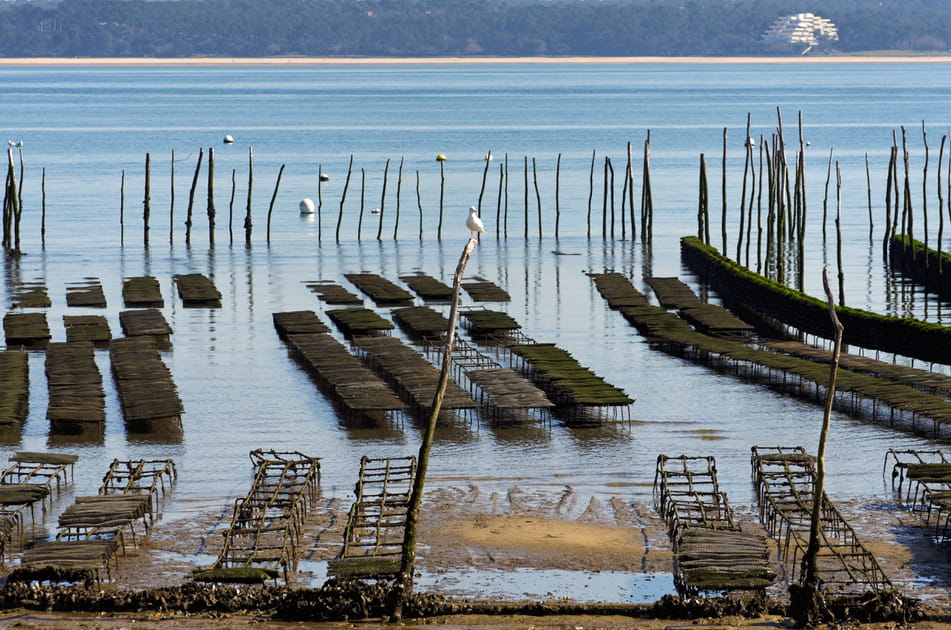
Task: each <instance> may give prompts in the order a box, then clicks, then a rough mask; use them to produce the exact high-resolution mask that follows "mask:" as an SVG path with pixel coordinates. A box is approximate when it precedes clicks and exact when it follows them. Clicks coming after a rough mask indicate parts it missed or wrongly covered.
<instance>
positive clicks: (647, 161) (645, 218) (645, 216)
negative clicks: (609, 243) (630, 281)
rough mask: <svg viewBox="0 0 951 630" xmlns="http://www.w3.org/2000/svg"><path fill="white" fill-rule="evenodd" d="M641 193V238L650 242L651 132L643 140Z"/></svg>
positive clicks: (652, 232)
mask: <svg viewBox="0 0 951 630" xmlns="http://www.w3.org/2000/svg"><path fill="white" fill-rule="evenodd" d="M641 179H643V187H644V188H643V190H642V192H641V208H642V210H641V222H642V223H641V238H642V239H643V240H644V241H645V242H650V241H651V240H653V238H654V193H653V190H652V189H651V130H650V129H648V130H647V138H645V139H644V173H643V175H642V176H641Z"/></svg>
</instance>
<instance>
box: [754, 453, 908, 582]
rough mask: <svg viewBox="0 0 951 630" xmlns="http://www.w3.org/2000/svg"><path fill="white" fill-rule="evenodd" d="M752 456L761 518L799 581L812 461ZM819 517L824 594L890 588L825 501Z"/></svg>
mask: <svg viewBox="0 0 951 630" xmlns="http://www.w3.org/2000/svg"><path fill="white" fill-rule="evenodd" d="M751 451H752V454H751V458H750V461H751V465H752V468H753V479H754V482H755V484H756V494H757V500H758V502H759V508H760V517H761V519H762V521H763V524H764V526H765V527H766V529H767V531H768V532H769V534H770V536H772V537H773V538H774V539H776V541H777V543H778V544H779V548H780V554H781V557H782V558H783V559H784V560H785V561H786V563H787V565H789V567H790V569H791V571H790V575H791V578H792V579H796V576H797V575H799V578H800V579H801V578H802V571H801V566H800V564H801V560H802V557H803V555H804V554H805V552H806V548H807V546H808V543H809V529H810V525H811V520H812V508H813V503H814V497H815V494H814V492H815V458H814V457H812V456H811V455H808V454H807V453H806V452H805V449H803V448H802V447H763V446H754V447H752V449H751ZM820 511H821V514H820V516H821V519H820V525H821V526H820V531H819V537H820V539H819V545H820V549H819V556H818V558H817V561H818V564H819V566H818V569H819V579H820V581H821V583H822V587H823V589H825V590H834V591H838V592H841V593H849V592H855V591H857V590H864V589H866V588H870V589H872V590H873V591H878V590H882V589H886V588H890V587H891V581H890V580H889V579H888V576H887V575H885V572H884V571H883V570H882V568H881V566H880V565H879V564H878V560H876V558H875V556H874V555H873V554H872V553H871V552H869V550H868V549H867V548H866V547H865V545H863V544H862V542H861V541H860V540H859V538H858V536H857V535H856V533H855V530H854V528H852V526H851V525H849V524H848V522H847V521H846V520H845V519H844V518H843V517H842V515H841V513H840V512H839V510H838V509H837V508H836V507H835V506H834V505H833V504H832V502H831V501H829V499H828V497H827V496H825V495H823V497H822V500H821V504H820Z"/></svg>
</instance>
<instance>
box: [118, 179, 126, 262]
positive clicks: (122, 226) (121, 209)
mask: <svg viewBox="0 0 951 630" xmlns="http://www.w3.org/2000/svg"><path fill="white" fill-rule="evenodd" d="M119 243H120V244H121V245H124V244H125V169H122V177H121V178H120V179H119Z"/></svg>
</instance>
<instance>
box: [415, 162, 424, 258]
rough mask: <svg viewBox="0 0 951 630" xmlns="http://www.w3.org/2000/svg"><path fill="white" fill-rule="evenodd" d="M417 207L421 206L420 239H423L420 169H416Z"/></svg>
mask: <svg viewBox="0 0 951 630" xmlns="http://www.w3.org/2000/svg"><path fill="white" fill-rule="evenodd" d="M416 207H417V208H419V240H423V202H422V199H420V196H419V170H418V169H417V171H416Z"/></svg>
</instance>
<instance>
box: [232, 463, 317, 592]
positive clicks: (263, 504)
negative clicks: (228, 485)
mask: <svg viewBox="0 0 951 630" xmlns="http://www.w3.org/2000/svg"><path fill="white" fill-rule="evenodd" d="M250 459H251V462H252V464H253V465H254V467H255V474H254V480H253V481H252V484H251V489H250V490H249V491H248V493H247V494H246V495H245V496H244V497H242V498H239V499H237V500H235V503H234V507H233V509H232V517H231V522H230V524H229V526H228V529H227V530H226V531H225V532H224V534H223V536H224V543H223V545H222V549H221V552H220V553H219V555H218V559H217V560H216V561H215V563H214V565H213V568H215V569H221V568H234V567H249V566H251V565H252V564H271V565H276V566H277V567H279V568H280V570H281V572H282V573H283V576H284V581H285V582H287V581H288V578H289V574H290V572H291V571H296V570H297V551H298V547H299V546H300V541H301V536H302V534H303V528H304V523H305V521H306V518H307V514H308V512H309V510H310V508H311V506H312V505H313V503H314V502H315V501H316V498H317V494H318V488H319V485H320V459H319V458H316V457H309V456H307V455H304V454H303V453H300V452H297V451H274V450H263V449H255V450H253V451H251V452H250Z"/></svg>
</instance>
